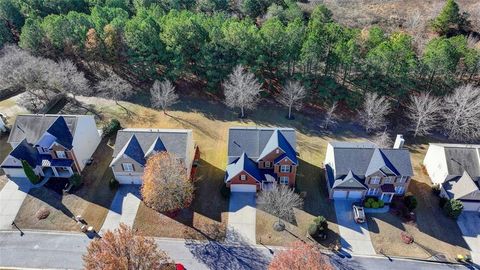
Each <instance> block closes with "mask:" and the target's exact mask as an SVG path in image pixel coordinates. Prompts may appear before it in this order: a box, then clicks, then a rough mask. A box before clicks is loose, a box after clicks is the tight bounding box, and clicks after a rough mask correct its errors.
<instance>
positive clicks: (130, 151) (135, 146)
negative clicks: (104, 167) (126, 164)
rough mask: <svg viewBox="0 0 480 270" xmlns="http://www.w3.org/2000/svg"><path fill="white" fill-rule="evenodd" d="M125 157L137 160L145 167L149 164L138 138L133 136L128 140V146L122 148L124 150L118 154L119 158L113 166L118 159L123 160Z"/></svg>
mask: <svg viewBox="0 0 480 270" xmlns="http://www.w3.org/2000/svg"><path fill="white" fill-rule="evenodd" d="M123 155H125V156H127V157H129V158H131V159H133V160H135V161H136V162H138V163H139V164H140V165H142V166H144V165H145V163H146V162H147V161H146V160H145V153H144V152H143V150H142V147H141V146H140V143H139V142H138V139H137V137H136V136H135V134H133V135H132V136H131V137H130V139H129V140H128V142H127V144H125V146H124V147H123V148H122V150H121V151H120V152H119V153H118V155H117V158H115V159H114V160H113V161H112V164H113V163H115V161H117V159H119V158H121V157H122V156H123Z"/></svg>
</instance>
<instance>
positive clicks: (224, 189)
mask: <svg viewBox="0 0 480 270" xmlns="http://www.w3.org/2000/svg"><path fill="white" fill-rule="evenodd" d="M220 193H221V194H222V196H223V198H225V199H228V198H230V189H229V188H228V187H227V185H226V184H222V187H221V188H220Z"/></svg>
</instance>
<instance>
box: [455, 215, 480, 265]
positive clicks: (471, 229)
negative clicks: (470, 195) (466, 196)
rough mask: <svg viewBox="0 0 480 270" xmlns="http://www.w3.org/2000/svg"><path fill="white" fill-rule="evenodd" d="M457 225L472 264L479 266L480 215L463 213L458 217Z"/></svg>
mask: <svg viewBox="0 0 480 270" xmlns="http://www.w3.org/2000/svg"><path fill="white" fill-rule="evenodd" d="M457 223H458V227H460V230H461V231H462V234H463V239H465V242H466V243H467V244H468V246H469V247H470V250H471V253H472V260H473V262H474V263H476V264H479V265H480V214H479V213H477V212H463V213H462V214H461V215H460V217H458V220H457ZM479 268H480V267H479Z"/></svg>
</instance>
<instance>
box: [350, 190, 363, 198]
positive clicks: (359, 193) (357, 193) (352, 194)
mask: <svg viewBox="0 0 480 270" xmlns="http://www.w3.org/2000/svg"><path fill="white" fill-rule="evenodd" d="M362 193H363V192H362V191H350V192H348V198H349V199H355V200H359V199H361V198H362Z"/></svg>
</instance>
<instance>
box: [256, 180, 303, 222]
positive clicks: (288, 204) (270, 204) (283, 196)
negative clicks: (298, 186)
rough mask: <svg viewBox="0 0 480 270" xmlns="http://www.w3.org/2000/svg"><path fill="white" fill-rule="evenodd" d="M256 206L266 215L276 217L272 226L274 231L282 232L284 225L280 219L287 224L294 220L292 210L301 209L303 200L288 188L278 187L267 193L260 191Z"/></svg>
mask: <svg viewBox="0 0 480 270" xmlns="http://www.w3.org/2000/svg"><path fill="white" fill-rule="evenodd" d="M258 205H259V206H260V207H261V209H262V210H264V211H265V212H267V213H270V214H272V215H274V216H276V217H278V221H277V222H276V223H275V224H274V228H275V229H276V230H283V229H284V228H285V224H284V223H283V222H282V219H284V220H287V221H289V222H291V221H293V219H294V212H293V208H301V207H302V206H303V200H302V198H300V196H299V195H298V194H297V193H295V191H294V190H293V189H291V188H289V187H288V186H285V185H280V186H277V187H275V188H273V189H271V190H268V191H262V192H261V193H260V195H259V196H258Z"/></svg>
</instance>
